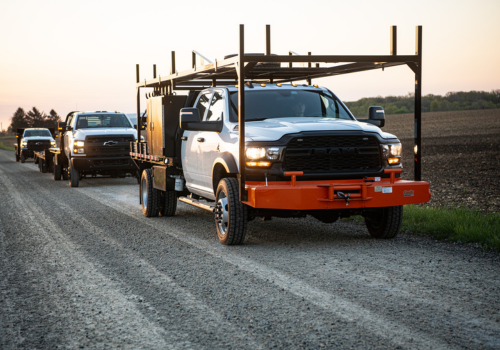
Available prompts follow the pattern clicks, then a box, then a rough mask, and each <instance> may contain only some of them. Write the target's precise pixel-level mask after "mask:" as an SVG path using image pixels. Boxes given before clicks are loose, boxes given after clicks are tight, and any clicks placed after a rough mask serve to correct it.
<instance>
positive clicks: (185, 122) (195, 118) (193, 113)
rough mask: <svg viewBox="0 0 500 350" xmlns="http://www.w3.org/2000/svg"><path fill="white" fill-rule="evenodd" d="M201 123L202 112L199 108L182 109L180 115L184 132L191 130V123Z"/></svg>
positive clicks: (180, 122)
mask: <svg viewBox="0 0 500 350" xmlns="http://www.w3.org/2000/svg"><path fill="white" fill-rule="evenodd" d="M199 122H200V111H199V110H198V108H182V109H181V113H180V115H179V124H180V125H181V129H182V130H191V129H190V128H189V123H199Z"/></svg>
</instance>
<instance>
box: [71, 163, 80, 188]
mask: <svg viewBox="0 0 500 350" xmlns="http://www.w3.org/2000/svg"><path fill="white" fill-rule="evenodd" d="M69 164H70V166H69V170H68V174H69V186H70V187H78V185H79V184H80V173H79V172H78V170H76V169H75V167H74V165H73V160H70V162H69Z"/></svg>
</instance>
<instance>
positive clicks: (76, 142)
mask: <svg viewBox="0 0 500 350" xmlns="http://www.w3.org/2000/svg"><path fill="white" fill-rule="evenodd" d="M83 146H85V142H84V141H75V147H83Z"/></svg>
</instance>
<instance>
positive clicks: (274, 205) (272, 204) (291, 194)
mask: <svg viewBox="0 0 500 350" xmlns="http://www.w3.org/2000/svg"><path fill="white" fill-rule="evenodd" d="M397 172H401V170H400V169H390V170H386V173H390V174H391V178H390V179H381V180H380V181H374V182H366V181H365V180H332V181H297V180H296V176H301V175H302V173H301V172H290V173H288V174H287V173H286V174H285V175H287V176H291V177H292V180H291V181H277V182H269V183H268V184H267V186H266V183H265V182H253V181H248V182H246V189H247V190H248V201H246V202H243V203H245V204H247V205H249V206H251V207H253V208H261V209H264V208H265V209H289V210H315V209H353V208H379V207H391V206H397V205H404V204H416V203H427V202H428V201H429V200H430V199H431V192H430V190H429V184H428V183H427V182H424V181H404V180H400V179H396V178H395V176H394V175H395V173H397ZM368 180H374V178H369V179H368ZM339 192H341V193H339ZM342 193H343V194H344V198H342ZM339 195H340V196H339ZM347 195H349V198H347V199H346V198H345V196H347Z"/></svg>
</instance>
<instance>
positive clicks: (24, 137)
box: [15, 128, 56, 163]
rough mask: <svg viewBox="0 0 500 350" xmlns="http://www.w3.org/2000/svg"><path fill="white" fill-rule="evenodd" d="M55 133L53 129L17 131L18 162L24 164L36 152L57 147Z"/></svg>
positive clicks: (16, 150)
mask: <svg viewBox="0 0 500 350" xmlns="http://www.w3.org/2000/svg"><path fill="white" fill-rule="evenodd" d="M53 132H54V129H52V128H51V129H48V128H26V129H17V135H16V138H17V142H16V144H15V153H16V162H19V161H21V163H24V162H25V161H26V159H27V158H33V156H34V152H36V151H41V150H43V149H45V148H49V147H55V145H56V141H55V140H54V138H53V135H52V134H53Z"/></svg>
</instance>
